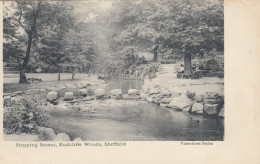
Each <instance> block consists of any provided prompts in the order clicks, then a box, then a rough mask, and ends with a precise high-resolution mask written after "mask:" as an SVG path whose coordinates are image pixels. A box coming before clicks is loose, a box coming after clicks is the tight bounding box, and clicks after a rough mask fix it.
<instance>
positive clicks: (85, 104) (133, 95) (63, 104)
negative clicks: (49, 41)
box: [4, 68, 224, 141]
mask: <svg viewBox="0 0 260 164" xmlns="http://www.w3.org/2000/svg"><path fill="white" fill-rule="evenodd" d="M168 69H169V70H165V69H162V71H164V72H159V73H158V76H157V78H155V79H154V80H146V81H145V83H144V85H143V87H142V89H140V90H137V89H128V91H127V94H124V93H123V92H122V90H121V88H117V89H112V90H106V89H105V88H106V85H107V84H106V83H105V81H103V80H95V81H90V82H85V83H83V82H77V83H68V84H64V85H60V86H53V87H46V88H41V89H30V90H26V91H16V92H13V93H5V94H4V104H8V103H16V102H19V101H20V100H21V99H22V98H24V97H34V98H35V97H37V105H39V106H43V107H44V110H52V109H54V108H56V109H59V110H73V111H77V112H86V113H91V114H94V113H95V112H96V109H114V108H116V107H117V106H120V105H136V104H140V103H155V104H157V105H159V106H160V107H161V108H169V109H172V110H181V111H183V112H187V113H190V114H204V115H210V116H214V117H224V96H223V92H222V91H221V87H223V83H221V80H219V81H218V82H216V81H213V82H207V81H206V82H205V81H204V82H203V80H200V81H198V80H197V81H196V80H192V83H188V79H185V80H186V81H185V83H184V84H185V85H181V86H177V88H176V86H172V85H169V83H171V82H172V80H176V78H175V79H174V78H173V79H172V78H169V77H168V76H173V75H172V74H173V73H172V71H171V70H170V68H168ZM167 74H169V75H167ZM167 77H168V78H167ZM166 80H168V81H166ZM181 80H184V79H181ZM160 81H161V82H160ZM201 82H203V83H201ZM176 83H178V82H176V81H175V82H174V84H176ZM206 85H216V87H217V88H220V89H217V90H214V89H213V90H210V91H209V92H207V91H205V90H204V92H201V90H200V92H196V89H195V90H194V89H193V90H190V89H189V87H192V88H196V87H198V86H200V87H202V86H206ZM187 86H188V87H187ZM206 88H207V87H206ZM28 127H29V128H30V127H32V126H28ZM26 135H27V136H28V135H31V134H18V135H15V134H11V135H5V140H21V139H23V138H25V137H23V136H26ZM29 137H30V138H31V140H35V141H41V140H44V141H45V140H47V141H69V140H71V139H70V138H69V136H68V135H67V134H64V133H59V134H55V132H54V131H53V129H51V128H48V127H39V128H38V134H37V135H35V136H33V137H32V136H29ZM77 140H78V141H79V140H81V139H80V138H77Z"/></svg>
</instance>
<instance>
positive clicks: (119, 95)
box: [110, 89, 123, 99]
mask: <svg viewBox="0 0 260 164" xmlns="http://www.w3.org/2000/svg"><path fill="white" fill-rule="evenodd" d="M110 94H111V96H110V97H111V98H113V99H122V98H123V93H122V90H121V89H113V90H111V91H110Z"/></svg>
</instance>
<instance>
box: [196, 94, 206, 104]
mask: <svg viewBox="0 0 260 164" xmlns="http://www.w3.org/2000/svg"><path fill="white" fill-rule="evenodd" d="M204 99H205V96H204V95H203V94H199V95H196V96H195V100H196V102H203V101H204Z"/></svg>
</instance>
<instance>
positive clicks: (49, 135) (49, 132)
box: [38, 127, 56, 141]
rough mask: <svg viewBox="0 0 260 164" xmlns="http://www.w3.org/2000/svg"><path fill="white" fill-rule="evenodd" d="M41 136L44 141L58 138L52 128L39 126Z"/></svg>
mask: <svg viewBox="0 0 260 164" xmlns="http://www.w3.org/2000/svg"><path fill="white" fill-rule="evenodd" d="M38 129H39V137H40V138H41V140H43V141H53V140H54V139H55V138H56V134H55V133H54V130H53V129H52V128H45V127H38Z"/></svg>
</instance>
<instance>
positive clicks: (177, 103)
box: [168, 95, 192, 109]
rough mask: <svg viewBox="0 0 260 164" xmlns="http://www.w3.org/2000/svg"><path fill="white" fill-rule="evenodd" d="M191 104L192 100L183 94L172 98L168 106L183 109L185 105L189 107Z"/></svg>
mask: <svg viewBox="0 0 260 164" xmlns="http://www.w3.org/2000/svg"><path fill="white" fill-rule="evenodd" d="M191 105H192V101H191V100H190V99H188V98H187V97H186V96H184V95H183V96H179V97H176V98H174V99H173V100H172V101H171V102H170V104H169V105H168V106H169V107H170V108H176V109H184V108H186V107H190V106H191Z"/></svg>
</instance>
